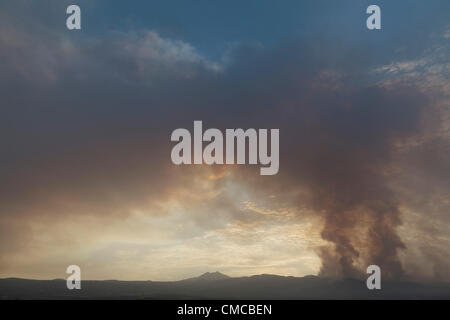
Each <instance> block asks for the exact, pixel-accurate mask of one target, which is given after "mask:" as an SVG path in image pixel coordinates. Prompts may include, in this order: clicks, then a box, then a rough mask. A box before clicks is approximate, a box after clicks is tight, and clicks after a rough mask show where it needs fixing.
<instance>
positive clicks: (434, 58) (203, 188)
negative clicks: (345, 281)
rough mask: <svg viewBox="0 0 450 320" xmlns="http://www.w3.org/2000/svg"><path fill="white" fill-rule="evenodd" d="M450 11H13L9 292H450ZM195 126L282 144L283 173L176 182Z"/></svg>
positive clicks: (400, 6)
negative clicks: (41, 285)
mask: <svg viewBox="0 0 450 320" xmlns="http://www.w3.org/2000/svg"><path fill="white" fill-rule="evenodd" d="M70 4H77V5H79V6H80V8H81V15H82V29H81V30H72V31H70V30H67V28H66V23H65V20H66V18H67V15H66V13H65V12H66V8H67V6H68V5H70ZM371 4H377V5H379V6H380V7H381V12H382V29H381V30H374V31H370V30H368V29H367V28H366V19H367V17H368V15H367V14H366V13H365V11H366V8H367V7H368V6H369V5H371ZM449 10H450V2H448V0H429V1H424V0H408V1H406V0H402V1H395V2H394V1H365V0H364V1H350V0H343V1H331V0H328V1H325V0H318V1H312V0H305V1H283V2H275V1H262V0H260V1H251V0H247V1H234V0H232V1H219V0H215V1H210V0H209V1H206V0H196V1H174V0H168V1H151V2H150V1H133V4H130V3H128V2H124V1H116V0H110V1H106V0H96V1H56V0H42V1H26V0H17V1H3V2H2V3H1V4H0V61H1V63H0V97H1V100H0V133H1V134H0V149H1V157H0V277H1V278H5V277H24V278H33V279H54V278H65V277H66V274H65V271H66V268H67V266H69V265H73V264H75V265H79V266H80V267H81V270H82V277H83V279H99V280H101V279H119V280H179V279H184V278H188V277H192V276H197V275H199V274H201V273H203V272H207V271H216V270H218V271H220V272H223V273H225V274H227V275H230V276H247V275H253V274H262V273H270V274H280V275H292V276H304V275H309V274H314V275H321V276H331V277H362V276H363V275H364V274H365V270H366V268H367V266H368V265H371V264H376V265H379V266H380V267H381V270H382V274H383V277H387V278H392V279H400V280H401V279H408V280H409V279H413V280H420V281H450V275H449V274H447V270H449V267H450V251H449V247H450V132H449V128H450V118H449V115H450V109H449V106H450V104H449V102H450V98H449V97H450V82H449V74H450V61H449V41H450V21H449V19H448V12H449ZM194 120H202V121H203V126H204V127H205V128H206V127H208V128H220V129H222V130H224V129H225V128H244V129H247V128H267V129H271V128H279V129H280V171H279V173H278V174H277V175H274V176H260V175H259V166H258V167H256V166H246V165H244V166H233V165H222V166H220V165H214V166H207V165H195V166H188V165H187V166H175V165H174V164H173V163H172V162H171V158H170V152H171V148H172V147H173V143H172V142H171V141H170V134H171V132H172V131H173V130H175V129H177V128H187V129H189V130H192V127H193V121H194Z"/></svg>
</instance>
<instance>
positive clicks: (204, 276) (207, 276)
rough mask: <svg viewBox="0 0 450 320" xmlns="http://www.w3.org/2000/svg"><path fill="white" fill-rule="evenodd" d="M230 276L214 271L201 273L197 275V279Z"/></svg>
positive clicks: (214, 278)
mask: <svg viewBox="0 0 450 320" xmlns="http://www.w3.org/2000/svg"><path fill="white" fill-rule="evenodd" d="M229 278H230V277H229V276H227V275H225V274H223V273H220V272H219V271H216V272H206V273H204V274H202V275H201V276H200V277H197V279H200V280H222V279H229Z"/></svg>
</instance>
